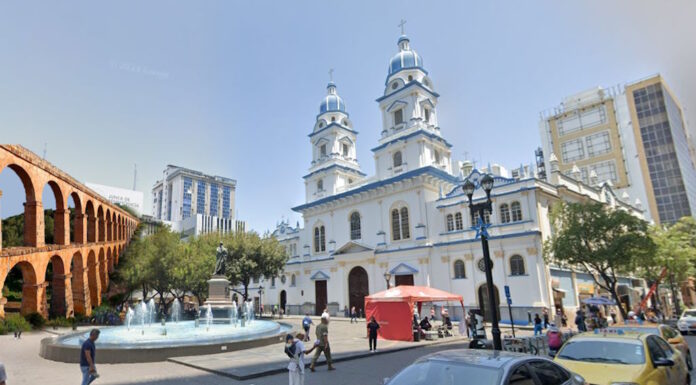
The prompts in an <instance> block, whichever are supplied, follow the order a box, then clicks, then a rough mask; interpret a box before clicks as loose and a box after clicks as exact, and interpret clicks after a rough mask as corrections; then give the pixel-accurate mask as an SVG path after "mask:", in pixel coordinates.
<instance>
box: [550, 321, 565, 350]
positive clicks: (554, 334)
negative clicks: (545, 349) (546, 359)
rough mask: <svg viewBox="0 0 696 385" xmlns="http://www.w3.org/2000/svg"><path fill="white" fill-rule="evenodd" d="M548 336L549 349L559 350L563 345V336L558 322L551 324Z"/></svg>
mask: <svg viewBox="0 0 696 385" xmlns="http://www.w3.org/2000/svg"><path fill="white" fill-rule="evenodd" d="M546 337H547V338H548V341H549V350H551V351H553V352H558V350H559V349H560V348H561V346H562V345H563V338H562V336H561V331H560V330H558V328H557V327H556V324H551V325H549V330H548V331H547V332H546Z"/></svg>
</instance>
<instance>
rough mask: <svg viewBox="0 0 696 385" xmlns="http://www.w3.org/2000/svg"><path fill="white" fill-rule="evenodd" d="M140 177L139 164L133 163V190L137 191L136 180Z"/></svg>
mask: <svg viewBox="0 0 696 385" xmlns="http://www.w3.org/2000/svg"><path fill="white" fill-rule="evenodd" d="M137 178H138V164H137V163H134V164H133V191H135V181H136V180H137Z"/></svg>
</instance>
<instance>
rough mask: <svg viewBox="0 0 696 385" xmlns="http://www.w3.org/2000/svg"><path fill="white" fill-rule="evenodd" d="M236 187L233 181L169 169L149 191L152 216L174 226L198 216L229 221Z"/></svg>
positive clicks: (175, 168)
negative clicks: (172, 223) (150, 192)
mask: <svg viewBox="0 0 696 385" xmlns="http://www.w3.org/2000/svg"><path fill="white" fill-rule="evenodd" d="M236 187H237V181H236V180H234V179H230V178H225V177H221V176H213V175H207V174H204V173H202V172H200V171H194V170H191V169H187V168H184V167H177V166H172V165H168V166H167V168H166V169H165V170H164V177H163V178H162V180H159V181H157V182H155V185H154V186H153V187H152V216H153V217H154V218H155V219H158V220H161V221H167V222H175V223H176V222H182V221H184V220H186V219H188V218H191V217H195V216H196V215H197V214H201V215H203V216H209V217H214V218H215V219H216V220H217V218H219V219H225V220H232V219H234V197H235V189H236Z"/></svg>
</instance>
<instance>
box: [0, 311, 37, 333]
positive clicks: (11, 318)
mask: <svg viewBox="0 0 696 385" xmlns="http://www.w3.org/2000/svg"><path fill="white" fill-rule="evenodd" d="M17 330H21V331H23V332H28V331H29V330H31V324H30V323H29V322H28V321H27V320H26V319H25V318H24V317H22V316H21V315H19V314H8V315H6V316H5V319H4V320H3V319H0V334H7V333H14V332H15V331H17Z"/></svg>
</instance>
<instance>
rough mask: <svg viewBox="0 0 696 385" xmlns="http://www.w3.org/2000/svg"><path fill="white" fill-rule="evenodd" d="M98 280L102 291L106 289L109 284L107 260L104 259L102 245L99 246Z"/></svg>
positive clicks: (104, 253) (104, 254)
mask: <svg viewBox="0 0 696 385" xmlns="http://www.w3.org/2000/svg"><path fill="white" fill-rule="evenodd" d="M99 281H100V283H101V290H102V292H104V291H106V288H107V287H108V286H109V270H108V262H107V261H106V252H105V251H104V248H103V247H100V248H99Z"/></svg>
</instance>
